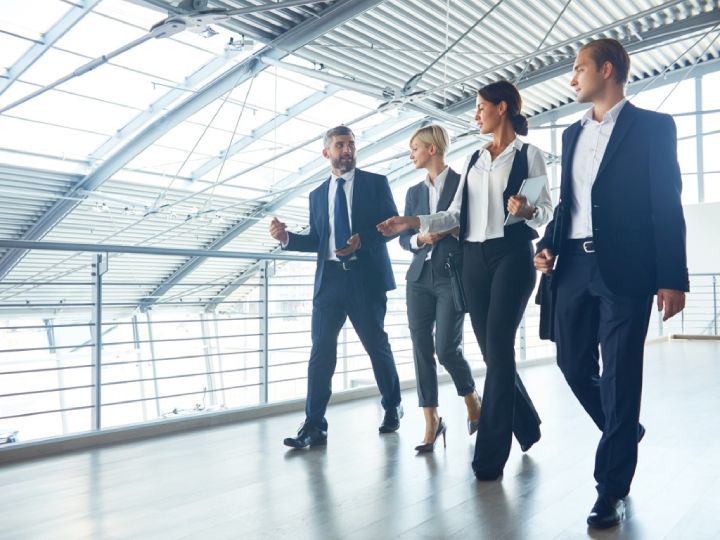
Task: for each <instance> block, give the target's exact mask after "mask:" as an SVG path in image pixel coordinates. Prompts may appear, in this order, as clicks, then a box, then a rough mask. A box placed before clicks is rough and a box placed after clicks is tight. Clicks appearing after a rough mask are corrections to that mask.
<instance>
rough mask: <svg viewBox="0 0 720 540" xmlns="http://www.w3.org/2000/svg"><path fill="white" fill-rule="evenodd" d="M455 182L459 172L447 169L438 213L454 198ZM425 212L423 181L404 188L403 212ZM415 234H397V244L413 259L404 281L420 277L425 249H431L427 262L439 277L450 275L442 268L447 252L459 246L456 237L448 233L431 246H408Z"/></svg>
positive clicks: (426, 195)
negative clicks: (418, 247) (409, 252)
mask: <svg viewBox="0 0 720 540" xmlns="http://www.w3.org/2000/svg"><path fill="white" fill-rule="evenodd" d="M459 183H460V175H459V174H458V173H456V172H455V171H454V170H452V168H451V169H450V170H449V171H448V173H447V176H446V178H445V184H444V185H443V189H442V191H441V192H440V198H439V199H438V205H437V211H438V212H440V211H442V210H447V209H448V207H449V206H450V203H451V202H452V200H453V197H455V192H456V191H457V187H458V184H459ZM428 214H430V192H429V190H428V187H427V185H426V184H425V181H424V180H423V181H422V182H420V183H418V184H415V185H414V186H412V187H411V188H410V189H408V192H407V195H406V196H405V215H406V216H425V215H428ZM417 233H418V231H417V230H416V229H410V230H408V231H405V232H402V233H400V245H401V246H402V247H403V249H406V250H408V251H411V252H412V253H413V259H412V262H411V263H410V267H409V268H408V271H407V275H406V280H407V281H417V280H418V279H420V274H421V273H422V269H423V264H425V257H427V252H428V251H429V250H430V249H432V254H431V255H430V261H431V263H432V267H433V272H435V274H437V275H440V276H445V277H450V274H449V272H448V271H447V270H446V269H445V260H446V259H447V256H448V254H449V253H451V252H453V251H457V250H458V249H459V248H460V243H459V242H458V240H457V238H455V237H454V236H452V235H449V236H446V237H445V238H443V239H442V240H440V242H438V243H437V244H436V245H434V246H429V245H425V246H422V247H421V248H420V249H413V247H412V246H411V245H410V238H412V236H413V235H414V234H417Z"/></svg>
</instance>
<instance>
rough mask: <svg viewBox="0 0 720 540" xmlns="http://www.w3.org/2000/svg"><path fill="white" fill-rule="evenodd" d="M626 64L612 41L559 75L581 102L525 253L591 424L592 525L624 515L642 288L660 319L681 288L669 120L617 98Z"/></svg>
mask: <svg viewBox="0 0 720 540" xmlns="http://www.w3.org/2000/svg"><path fill="white" fill-rule="evenodd" d="M629 68H630V58H629V57H628V54H627V52H626V51H625V49H624V48H623V47H622V45H621V44H620V43H619V42H617V41H615V40H613V39H599V40H596V41H592V42H590V43H588V44H587V45H585V46H584V47H583V48H582V49H581V50H580V52H579V53H578V55H577V58H576V60H575V65H574V68H573V76H572V80H571V82H570V84H571V85H572V87H573V88H574V90H575V92H576V94H577V101H578V102H579V103H592V108H591V109H590V110H588V112H587V113H586V114H585V116H584V117H583V118H582V119H581V120H580V121H578V122H576V123H574V124H573V125H571V126H570V127H569V128H567V129H566V130H565V132H564V133H563V136H562V179H561V187H560V203H559V205H558V207H557V208H556V209H555V213H554V218H553V220H552V221H551V222H550V224H548V226H547V229H546V231H545V236H544V238H542V240H541V241H540V242H539V243H538V253H537V255H536V256H535V267H536V268H537V269H538V270H540V271H541V272H543V273H546V274H550V273H552V281H551V282H552V286H551V296H552V302H551V303H552V306H553V307H552V309H553V312H554V313H553V315H552V324H553V328H552V330H553V331H554V340H555V341H556V343H557V361H558V365H559V367H560V369H561V370H562V372H563V374H564V376H565V379H566V380H567V382H568V384H569V385H570V388H571V389H572V391H573V393H574V394H575V396H576V397H577V399H578V400H579V401H580V403H581V405H582V406H583V407H584V408H585V410H586V411H587V413H588V414H589V415H590V417H591V418H592V420H593V421H594V422H595V424H596V425H597V426H598V427H599V428H600V430H601V431H602V437H601V439H600V443H599V445H598V448H597V453H596V456H595V480H596V482H597V486H596V487H597V492H598V497H597V500H596V502H595V505H594V506H593V508H592V510H591V512H590V515H589V516H588V518H587V523H588V525H589V526H590V527H593V528H608V527H612V526H614V525H617V524H618V523H620V521H621V520H622V519H623V518H624V515H625V501H624V500H625V497H626V496H627V494H628V492H629V491H630V483H631V481H632V478H633V475H634V473H635V467H636V464H637V454H638V442H639V440H640V439H641V438H642V436H643V435H644V433H645V430H644V428H643V427H642V426H641V425H640V423H639V418H640V397H641V388H642V368H643V348H644V344H645V337H646V334H647V329H648V323H649V319H650V313H651V308H652V300H653V296H655V295H656V296H657V306H658V309H659V310H663V309H664V317H663V318H664V320H667V319H669V318H670V317H672V316H674V315H675V314H677V313H679V312H680V311H681V310H682V309H683V308H684V306H685V291H687V290H688V271H687V262H686V252H685V220H684V217H683V210H682V205H681V198H680V193H681V189H682V184H681V177H680V168H679V166H678V161H677V140H676V129H675V124H674V122H673V119H672V118H671V117H670V116H668V115H666V114H659V113H656V112H652V111H647V110H644V109H640V108H637V107H635V106H634V105H632V104H631V103H629V102H627V101H626V99H625V97H624V86H625V82H626V81H627V78H628V73H629ZM598 349H599V350H598ZM600 351H602V372H600V364H599V361H600V354H599V352H600Z"/></svg>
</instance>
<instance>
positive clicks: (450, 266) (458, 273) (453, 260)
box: [445, 251, 468, 313]
mask: <svg viewBox="0 0 720 540" xmlns="http://www.w3.org/2000/svg"><path fill="white" fill-rule="evenodd" d="M445 269H446V270H447V271H448V273H449V274H450V286H451V287H452V296H453V303H454V304H455V309H456V310H457V311H459V312H461V313H467V312H468V308H467V301H466V299H465V290H464V289H463V284H462V251H453V252H452V253H450V254H448V256H447V259H445Z"/></svg>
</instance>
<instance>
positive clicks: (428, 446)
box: [415, 418, 447, 454]
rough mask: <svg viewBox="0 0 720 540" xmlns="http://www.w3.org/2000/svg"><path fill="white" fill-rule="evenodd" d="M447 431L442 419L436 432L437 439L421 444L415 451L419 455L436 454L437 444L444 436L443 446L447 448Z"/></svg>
mask: <svg viewBox="0 0 720 540" xmlns="http://www.w3.org/2000/svg"><path fill="white" fill-rule="evenodd" d="M446 431H447V426H446V425H445V422H443V419H442V418H441V419H440V422H438V427H437V430H435V437H434V438H433V440H432V441H431V442H424V443H422V444H419V445H417V446H416V447H415V450H416V451H417V452H418V453H419V454H423V453H425V452H434V451H435V443H436V442H437V440H438V437H439V436H440V435H442V438H443V446H444V447H445V448H447V441H446V440H445V432H446Z"/></svg>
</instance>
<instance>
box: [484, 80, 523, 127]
mask: <svg viewBox="0 0 720 540" xmlns="http://www.w3.org/2000/svg"><path fill="white" fill-rule="evenodd" d="M478 94H479V95H480V97H481V98H483V99H484V100H485V101H489V102H490V103H494V104H495V105H499V104H500V102H501V101H504V102H505V104H506V105H507V113H508V119H509V120H510V123H511V124H512V127H513V129H514V130H515V133H517V134H518V135H527V133H528V121H527V117H526V116H525V115H524V114H523V113H522V112H521V111H522V98H521V97H520V92H518V89H517V88H516V87H515V85H514V84H513V83H511V82H508V81H497V82H494V83H490V84H488V85H487V86H483V87H482V88H481V89H480V90H478Z"/></svg>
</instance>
